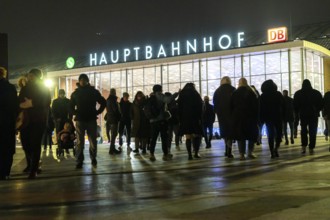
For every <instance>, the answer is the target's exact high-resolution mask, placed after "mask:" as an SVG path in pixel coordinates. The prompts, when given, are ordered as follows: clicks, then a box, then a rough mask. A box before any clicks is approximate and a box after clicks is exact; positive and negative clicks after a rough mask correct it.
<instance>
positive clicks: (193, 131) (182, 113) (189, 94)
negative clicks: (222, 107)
mask: <svg viewBox="0 0 330 220" xmlns="http://www.w3.org/2000/svg"><path fill="white" fill-rule="evenodd" d="M178 110H179V112H178V113H179V121H180V134H182V135H185V137H186V148H187V152H188V160H192V159H193V156H192V150H191V145H192V146H193V149H194V158H201V157H200V155H199V149H200V144H201V138H202V135H203V124H202V117H203V100H202V98H201V96H200V94H199V93H198V92H197V90H196V88H195V84H193V83H187V84H186V85H185V86H184V87H183V89H182V90H181V91H180V93H179V98H178Z"/></svg>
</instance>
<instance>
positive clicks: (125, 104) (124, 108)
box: [118, 92, 132, 151]
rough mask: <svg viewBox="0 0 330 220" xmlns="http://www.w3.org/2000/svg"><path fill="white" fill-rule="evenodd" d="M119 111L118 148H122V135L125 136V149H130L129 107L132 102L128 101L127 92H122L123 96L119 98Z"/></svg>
mask: <svg viewBox="0 0 330 220" xmlns="http://www.w3.org/2000/svg"><path fill="white" fill-rule="evenodd" d="M119 106H120V111H121V118H120V122H119V130H118V132H119V149H120V151H121V150H122V146H123V135H124V134H125V136H126V144H127V149H128V150H129V151H130V150H131V147H130V145H131V126H132V125H131V115H130V113H131V108H132V103H131V102H130V101H129V94H128V93H127V92H124V93H123V97H122V98H121V99H120V103H119Z"/></svg>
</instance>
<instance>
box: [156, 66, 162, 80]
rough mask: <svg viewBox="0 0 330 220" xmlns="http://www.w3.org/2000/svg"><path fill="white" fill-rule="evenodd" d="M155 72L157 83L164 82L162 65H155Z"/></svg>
mask: <svg viewBox="0 0 330 220" xmlns="http://www.w3.org/2000/svg"><path fill="white" fill-rule="evenodd" d="M155 72H156V76H155V77H156V80H155V84H162V74H161V66H156V67H155Z"/></svg>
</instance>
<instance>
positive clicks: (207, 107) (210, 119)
mask: <svg viewBox="0 0 330 220" xmlns="http://www.w3.org/2000/svg"><path fill="white" fill-rule="evenodd" d="M214 121H215V113H214V107H213V105H211V104H210V103H208V102H206V103H204V111H203V124H204V125H205V126H211V125H213V123H214Z"/></svg>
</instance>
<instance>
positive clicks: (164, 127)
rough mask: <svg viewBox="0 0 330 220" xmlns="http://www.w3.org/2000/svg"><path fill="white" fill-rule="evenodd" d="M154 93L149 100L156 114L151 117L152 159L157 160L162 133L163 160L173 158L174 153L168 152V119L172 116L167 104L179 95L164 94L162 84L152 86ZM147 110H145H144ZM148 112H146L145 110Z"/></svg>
mask: <svg viewBox="0 0 330 220" xmlns="http://www.w3.org/2000/svg"><path fill="white" fill-rule="evenodd" d="M152 91H153V93H152V94H150V97H149V101H150V102H149V101H147V102H149V103H150V105H151V106H150V107H151V108H152V109H154V110H155V111H154V116H153V117H152V118H149V120H150V124H151V141H150V160H151V161H155V160H156V157H155V148H156V141H157V138H158V135H159V134H160V137H161V142H162V150H163V160H164V161H168V160H170V159H172V157H173V155H172V154H170V153H169V152H168V133H167V131H168V119H169V118H170V117H171V115H170V113H169V111H167V110H166V109H165V108H166V105H168V104H169V103H171V102H172V100H173V99H175V98H176V97H177V96H178V93H174V94H173V95H172V96H165V95H164V94H163V88H162V86H161V85H159V84H157V85H154V86H153V88H152ZM147 106H149V105H148V103H146V106H145V109H148V107H147ZM144 112H145V111H144ZM145 113H146V112H145ZM146 116H147V117H149V116H148V115H146Z"/></svg>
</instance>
